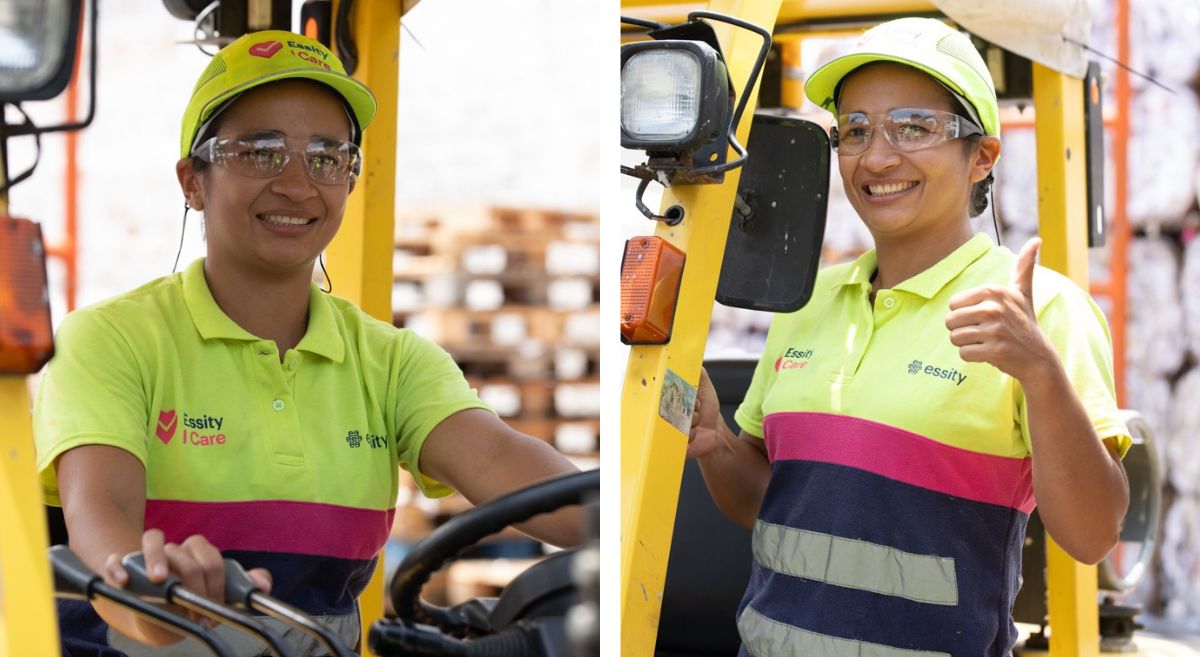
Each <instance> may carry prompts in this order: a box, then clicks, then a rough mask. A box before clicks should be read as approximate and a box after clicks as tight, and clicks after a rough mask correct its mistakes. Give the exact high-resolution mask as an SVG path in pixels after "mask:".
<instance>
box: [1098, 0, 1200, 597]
mask: <svg viewBox="0 0 1200 657" xmlns="http://www.w3.org/2000/svg"><path fill="white" fill-rule="evenodd" d="M1130 5H1131V13H1130V46H1131V52H1130V60H1131V61H1130V62H1129V64H1130V65H1131V66H1132V67H1133V68H1134V69H1136V70H1138V71H1141V72H1143V73H1146V74H1148V75H1150V76H1152V77H1153V78H1155V80H1156V81H1157V82H1158V83H1159V84H1161V85H1163V86H1166V87H1169V88H1170V89H1171V90H1172V91H1173V92H1172V91H1167V90H1166V89H1163V88H1162V87H1161V86H1159V85H1156V84H1153V83H1151V82H1149V81H1147V80H1144V79H1142V78H1140V77H1138V76H1131V77H1130V83H1131V87H1132V91H1133V97H1132V98H1131V107H1130V110H1129V117H1130V121H1129V124H1130V138H1129V144H1128V147H1129V162H1128V165H1129V166H1128V171H1129V198H1128V206H1127V207H1128V213H1129V221H1130V226H1131V227H1132V229H1133V231H1134V239H1133V241H1132V243H1131V245H1130V251H1129V279H1128V294H1129V324H1128V327H1129V333H1128V349H1127V354H1126V359H1127V360H1126V362H1127V367H1126V372H1127V376H1126V386H1127V391H1128V401H1129V402H1130V403H1129V404H1128V405H1130V406H1134V403H1135V402H1138V401H1141V402H1143V403H1144V404H1145V406H1144V407H1142V408H1140V409H1139V410H1142V412H1143V414H1145V415H1146V417H1147V419H1148V420H1150V422H1151V426H1152V428H1153V429H1154V431H1155V437H1156V439H1157V441H1158V452H1159V454H1160V456H1162V464H1163V468H1162V469H1163V474H1164V478H1165V482H1164V491H1163V492H1164V502H1165V506H1164V513H1163V525H1162V530H1161V534H1160V540H1161V543H1160V545H1159V550H1158V562H1157V564H1156V565H1155V567H1154V569H1153V579H1154V581H1153V585H1154V586H1153V593H1152V594H1151V595H1149V596H1148V597H1145V598H1143V600H1144V601H1145V602H1147V603H1149V604H1148V606H1149V608H1150V609H1151V610H1152V611H1156V612H1161V613H1163V614H1165V615H1166V616H1168V617H1170V618H1172V619H1176V620H1178V619H1196V618H1200V449H1198V448H1200V368H1197V366H1196V364H1197V362H1198V360H1200V358H1198V357H1200V328H1198V327H1200V324H1198V323H1197V320H1200V302H1198V301H1197V300H1194V299H1192V298H1191V297H1193V296H1195V292H1196V291H1197V290H1200V246H1198V245H1197V244H1196V243H1195V241H1194V240H1193V237H1194V231H1195V228H1196V226H1197V217H1196V189H1197V177H1198V175H1200V102H1198V101H1197V96H1196V91H1195V88H1194V86H1193V84H1192V81H1193V80H1194V79H1195V78H1196V76H1197V73H1198V72H1200V39H1197V38H1196V36H1195V35H1196V34H1197V33H1198V31H1200V5H1196V4H1195V3H1176V2H1170V1H1169V0H1150V1H1147V2H1137V3H1130ZM1107 68H1108V69H1110V70H1112V67H1111V66H1109V67H1107ZM1110 77H1111V73H1110ZM1163 382H1165V383H1166V384H1167V385H1169V386H1170V388H1171V393H1170V398H1169V403H1168V405H1167V413H1166V417H1165V422H1164V421H1163V418H1162V416H1161V415H1160V413H1162V410H1163V409H1162V406H1161V404H1162V398H1161V397H1162V394H1163Z"/></svg>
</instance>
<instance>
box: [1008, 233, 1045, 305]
mask: <svg viewBox="0 0 1200 657" xmlns="http://www.w3.org/2000/svg"><path fill="white" fill-rule="evenodd" d="M1041 246H1042V238H1040V237H1034V238H1033V239H1031V240H1029V241H1028V242H1026V243H1025V246H1023V247H1021V253H1020V254H1019V255H1018V256H1017V261H1016V263H1015V264H1013V275H1012V284H1013V285H1015V286H1017V288H1018V289H1019V290H1021V294H1023V295H1025V298H1026V299H1033V266H1034V265H1035V264H1036V263H1037V255H1038V249H1039V248H1041Z"/></svg>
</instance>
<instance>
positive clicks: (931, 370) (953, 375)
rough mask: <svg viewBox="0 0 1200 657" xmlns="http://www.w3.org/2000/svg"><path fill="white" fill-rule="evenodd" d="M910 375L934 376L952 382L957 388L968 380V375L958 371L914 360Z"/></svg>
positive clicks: (910, 367)
mask: <svg viewBox="0 0 1200 657" xmlns="http://www.w3.org/2000/svg"><path fill="white" fill-rule="evenodd" d="M908 373H909V374H912V375H917V374H924V375H926V376H932V377H933V378H935V379H946V380H947V381H952V382H953V383H954V385H956V386H961V385H962V384H963V381H966V380H967V375H966V374H963V373H962V372H959V371H958V370H948V369H946V368H944V367H935V366H933V365H926V364H924V363H922V362H921V361H919V360H914V361H913V362H911V363H909V364H908Z"/></svg>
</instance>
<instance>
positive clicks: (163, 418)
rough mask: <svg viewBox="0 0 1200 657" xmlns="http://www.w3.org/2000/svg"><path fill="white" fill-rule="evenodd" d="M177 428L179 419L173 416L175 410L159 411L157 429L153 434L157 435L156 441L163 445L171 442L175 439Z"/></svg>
mask: <svg viewBox="0 0 1200 657" xmlns="http://www.w3.org/2000/svg"><path fill="white" fill-rule="evenodd" d="M177 426H179V418H177V417H176V416H175V410H174V409H172V410H169V411H159V413H158V428H157V429H155V431H154V433H155V434H156V435H158V439H159V440H161V441H162V443H163V444H164V445H166V444H167V443H169V442H171V439H172V438H174V437H175V427H177Z"/></svg>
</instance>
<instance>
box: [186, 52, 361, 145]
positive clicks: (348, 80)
mask: <svg viewBox="0 0 1200 657" xmlns="http://www.w3.org/2000/svg"><path fill="white" fill-rule="evenodd" d="M288 79H305V80H313V81H315V82H320V83H321V84H324V85H326V86H328V87H330V88H331V89H332V90H333V91H334V92H335V93H337V94H338V95H339V96H341V97H342V99H343V100H345V101H346V106H347V107H348V108H349V109H350V111H351V113H352V114H353V117H352V118H353V119H354V122H355V123H356V124H357V126H356V127H357V130H356V136H357V135H361V133H362V131H363V129H365V128H366V127H367V124H368V123H370V122H371V118H372V117H374V116H375V108H376V105H375V95H374V94H372V93H371V90H370V89H368V88H367V86H366V85H364V84H363V83H361V82H359V81H358V80H355V79H354V78H352V77H350V76H349V75H346V69H345V68H344V67H343V66H342V62H341V61H339V60H338V58H337V56H336V55H334V54H333V53H332V52H330V51H329V49H328V48H326V47H325V46H323V45H321V43H320V42H319V41H316V40H315V39H310V38H308V37H306V36H303V35H300V34H296V33H294V32H288V31H286V30H265V31H262V32H251V33H249V34H246V35H244V36H242V37H240V38H238V40H236V41H234V42H233V43H231V44H229V45H227V46H225V47H224V48H222V49H221V50H220V51H219V52H217V54H216V55H215V56H214V57H213V59H212V62H210V63H209V65H208V68H206V69H204V73H202V74H201V75H200V79H199V80H197V81H196V87H195V88H194V89H193V90H192V98H191V100H189V101H188V104H187V109H185V110H184V112H183V130H182V133H181V134H180V140H179V156H180V157H187V156H188V155H190V154H191V152H192V148H193V147H194V143H193V142H194V141H195V140H196V138H197V137H198V136H199V134H198V133H199V132H200V130H201V128H202V127H203V126H204V124H205V123H206V122H207V121H208V120H209V119H211V118H212V117H213V115H214V113H215V112H217V110H219V109H221V108H222V107H224V106H225V105H226V104H227V103H228V102H229V101H230V100H232V99H233V98H234V97H236V96H237V95H238V94H241V93H243V92H245V91H248V90H250V89H253V88H255V87H257V86H260V85H263V84H266V83H268V82H276V81H279V80H288Z"/></svg>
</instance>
